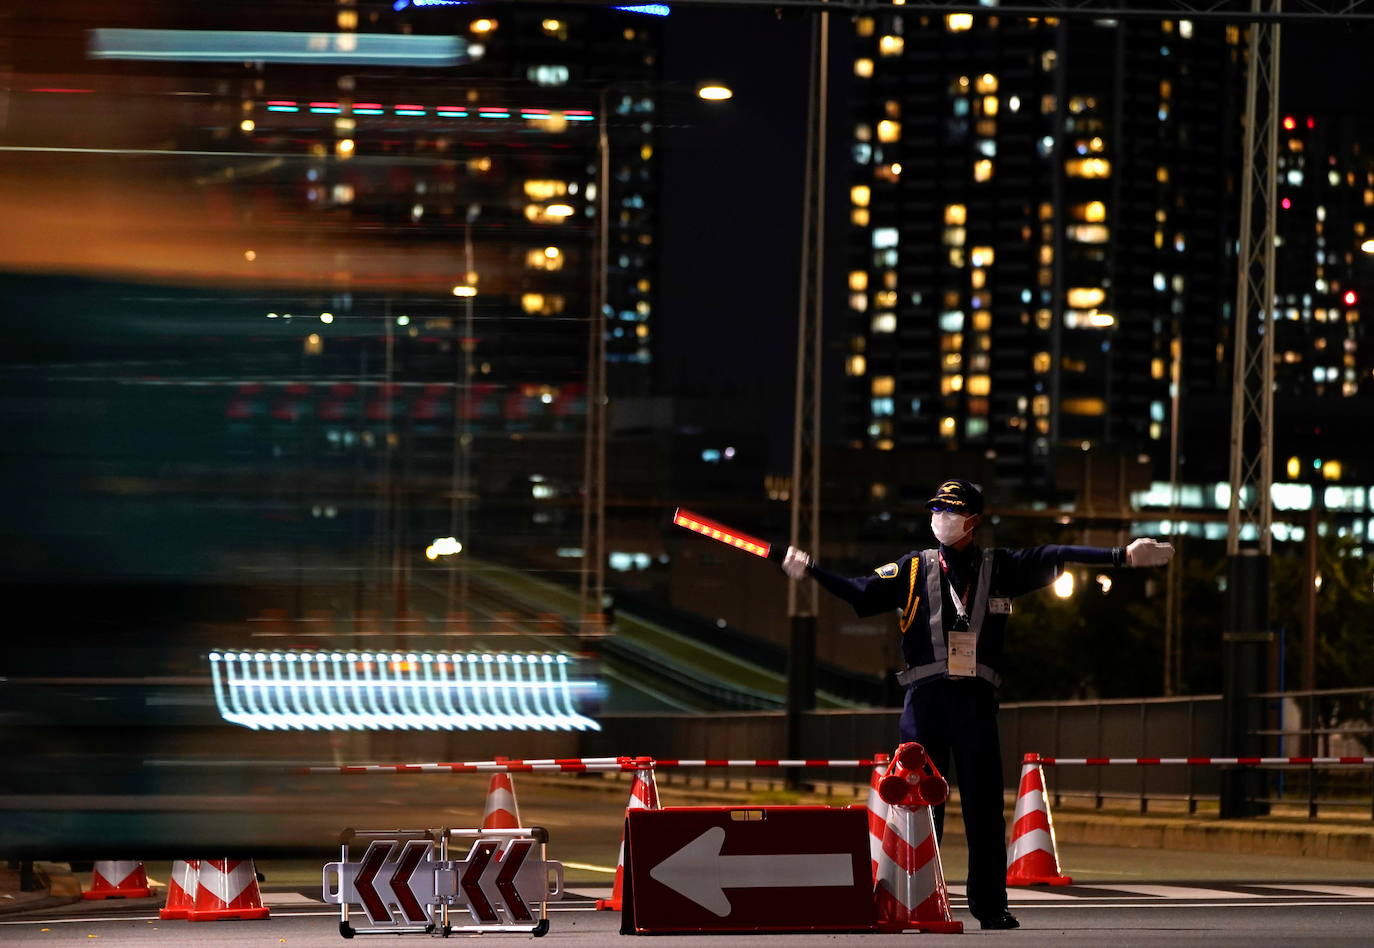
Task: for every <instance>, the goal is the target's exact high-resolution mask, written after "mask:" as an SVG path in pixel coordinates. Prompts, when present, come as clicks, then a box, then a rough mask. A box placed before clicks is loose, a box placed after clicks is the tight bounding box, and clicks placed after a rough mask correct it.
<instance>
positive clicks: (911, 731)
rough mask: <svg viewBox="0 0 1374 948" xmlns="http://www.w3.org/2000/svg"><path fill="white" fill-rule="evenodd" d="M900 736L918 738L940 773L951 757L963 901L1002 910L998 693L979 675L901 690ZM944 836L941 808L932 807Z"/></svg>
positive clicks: (979, 910) (976, 912)
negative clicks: (964, 848)
mask: <svg viewBox="0 0 1374 948" xmlns="http://www.w3.org/2000/svg"><path fill="white" fill-rule="evenodd" d="M900 730H901V738H902V741H903V742H905V741H917V742H918V743H920V744H921V745H923V746H924V747H925V749H926V752H927V753H928V754H930V759H931V760H932V761H933V762H934V763H935V766H936V767H937V768H938V769H939V771H940V773H942V774H944V775H945V777H946V779H948V778H949V775H950V763H951V761H952V762H953V764H954V775H955V776H956V777H957V778H958V781H959V800H960V803H961V804H962V806H963V811H964V834H965V835H966V836H967V838H968V906H969V912H970V913H972V915H973V917H974V918H979V919H982V918H990V917H992V916H995V915H997V914H999V913H1001V912H1005V911H1006V909H1007V842H1006V835H1007V821H1006V817H1005V815H1004V814H1003V810H1002V808H1003V799H1002V748H1001V744H1000V741H999V740H998V735H997V692H996V690H995V689H994V688H993V687H992V685H991V684H989V683H988V682H986V681H984V680H982V679H981V678H939V679H936V680H934V681H928V682H925V683H923V684H920V685H915V686H912V687H910V688H908V689H907V690H906V704H905V706H904V707H903V709H902V721H901V728H900ZM934 816H935V832H936V838H937V839H942V838H943V836H944V828H945V808H944V806H938V807H935V810H934Z"/></svg>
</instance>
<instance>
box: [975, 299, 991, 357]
mask: <svg viewBox="0 0 1374 948" xmlns="http://www.w3.org/2000/svg"><path fill="white" fill-rule="evenodd" d="M973 328H974V330H976V331H977V332H987V331H988V330H989V329H991V328H992V311H991V310H986V309H979V310H974V313H973ZM987 341H988V340H987V337H986V336H983V337H981V338H980V339H979V342H980V343H982V344H983V348H987Z"/></svg>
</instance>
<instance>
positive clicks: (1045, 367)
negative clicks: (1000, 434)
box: [1022, 352, 1050, 411]
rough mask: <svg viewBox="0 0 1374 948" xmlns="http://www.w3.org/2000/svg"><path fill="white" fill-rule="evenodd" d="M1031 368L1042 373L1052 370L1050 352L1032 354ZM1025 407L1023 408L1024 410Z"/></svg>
mask: <svg viewBox="0 0 1374 948" xmlns="http://www.w3.org/2000/svg"><path fill="white" fill-rule="evenodd" d="M1031 368H1032V369H1033V370H1034V371H1036V372H1038V373H1041V374H1044V373H1045V372H1048V371H1049V370H1050V354H1049V353H1048V352H1037V353H1036V354H1035V355H1033V356H1031ZM1024 410H1025V409H1024V408H1023V409H1022V411H1024Z"/></svg>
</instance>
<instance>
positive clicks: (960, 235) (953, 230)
mask: <svg viewBox="0 0 1374 948" xmlns="http://www.w3.org/2000/svg"><path fill="white" fill-rule="evenodd" d="M966 236H967V232H966V231H965V230H964V228H962V227H946V228H945V232H944V236H943V237H942V238H941V240H942V242H943V243H944V245H945V246H946V247H962V246H963V245H964V239H965V238H966Z"/></svg>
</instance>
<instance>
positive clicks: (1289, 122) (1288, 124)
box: [1283, 115, 1298, 132]
mask: <svg viewBox="0 0 1374 948" xmlns="http://www.w3.org/2000/svg"><path fill="white" fill-rule="evenodd" d="M1283 127H1284V128H1285V129H1287V130H1288V131H1290V132H1291V131H1292V130H1293V129H1295V128H1297V127H1298V120H1297V119H1295V118H1293V116H1291V115H1285V116H1284V117H1283Z"/></svg>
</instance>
